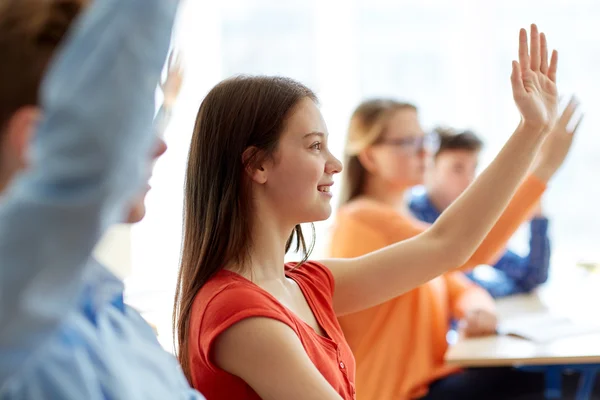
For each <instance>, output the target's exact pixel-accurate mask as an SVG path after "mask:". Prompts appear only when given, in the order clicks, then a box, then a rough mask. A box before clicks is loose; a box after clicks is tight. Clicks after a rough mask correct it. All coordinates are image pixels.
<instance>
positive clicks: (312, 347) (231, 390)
mask: <svg viewBox="0 0 600 400" xmlns="http://www.w3.org/2000/svg"><path fill="white" fill-rule="evenodd" d="M294 266H295V265H294V264H288V265H286V275H287V276H288V277H289V278H291V279H293V280H294V281H296V283H298V286H299V287H300V289H301V290H302V292H303V294H304V297H305V298H306V301H307V302H308V305H309V306H310V308H311V310H312V312H313V313H314V315H315V318H316V319H317V321H318V322H319V325H320V326H321V328H322V329H323V331H324V332H325V333H326V334H327V337H323V336H320V335H319V334H317V333H316V332H315V330H314V329H313V328H312V327H311V326H309V325H308V324H306V323H305V322H304V321H303V320H302V319H300V318H299V317H298V316H296V314H294V313H293V312H291V311H290V310H289V309H288V308H286V307H285V306H283V305H282V304H281V303H280V302H279V301H277V299H275V297H273V296H271V295H270V294H269V293H268V292H267V291H265V290H263V289H262V288H261V287H259V286H258V285H256V284H254V283H252V282H251V281H249V280H247V279H246V278H244V277H242V276H241V275H238V274H236V273H234V272H230V271H226V270H222V271H220V272H218V273H217V274H216V275H215V276H214V277H213V278H211V279H210V280H209V281H208V282H207V283H206V284H205V285H204V286H203V287H202V289H200V292H198V295H197V296H196V299H195V300H194V304H193V306H192V313H191V323H190V342H189V346H190V347H189V351H190V365H191V375H192V385H193V386H194V388H196V389H198V390H199V391H200V392H201V393H202V394H203V395H204V396H206V398H207V399H210V400H232V399H235V400H260V397H259V396H258V394H257V393H256V392H255V391H254V390H252V388H251V387H250V386H248V385H247V384H246V382H244V381H243V380H242V379H240V378H238V377H237V376H235V375H232V374H230V373H228V372H225V371H223V370H222V369H220V368H219V367H217V366H216V365H215V364H214V363H213V360H212V355H211V351H212V348H213V344H214V342H215V339H216V338H217V337H218V336H219V335H220V334H221V333H222V332H224V331H225V330H226V329H227V328H229V327H230V326H232V325H234V324H235V323H237V322H239V321H241V320H243V319H245V318H252V317H267V318H272V319H276V320H278V321H281V322H283V323H284V324H286V325H288V326H289V327H290V328H291V329H292V330H293V331H294V332H296V335H298V337H299V338H300V341H301V342H302V344H303V346H304V350H305V351H306V353H307V354H308V356H309V357H310V359H311V360H312V361H313V363H314V364H315V366H316V367H317V368H318V369H319V371H321V374H323V376H324V377H325V379H327V381H328V382H329V383H330V384H331V386H333V388H334V389H335V390H336V391H337V392H338V393H339V394H340V395H341V396H342V398H343V399H344V400H353V399H356V392H355V390H354V379H355V376H354V375H355V364H354V357H353V356H352V352H351V351H350V347H349V346H348V343H347V342H346V340H345V339H344V335H343V333H342V329H341V328H340V325H339V323H338V320H337V318H336V315H335V312H334V310H333V289H334V280H333V275H332V274H331V272H330V271H329V270H328V269H327V268H326V267H325V266H323V265H321V264H319V263H316V262H307V263H305V264H303V265H302V266H300V267H298V268H297V269H294V270H293V269H292V268H293V267H294Z"/></svg>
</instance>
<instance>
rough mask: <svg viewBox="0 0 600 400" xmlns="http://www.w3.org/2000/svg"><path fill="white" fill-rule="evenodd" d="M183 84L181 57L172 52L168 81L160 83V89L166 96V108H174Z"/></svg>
mask: <svg viewBox="0 0 600 400" xmlns="http://www.w3.org/2000/svg"><path fill="white" fill-rule="evenodd" d="M182 84H183V67H182V65H181V55H180V54H177V55H175V52H174V51H172V52H171V54H169V61H168V70H167V77H166V79H165V80H164V81H163V82H161V83H160V88H161V90H162V91H163V94H164V97H165V99H164V103H165V105H166V106H169V107H170V106H172V105H173V104H174V103H175V101H176V100H177V96H179V91H180V90H181V85H182Z"/></svg>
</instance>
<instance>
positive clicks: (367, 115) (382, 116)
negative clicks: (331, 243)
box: [339, 99, 417, 206]
mask: <svg viewBox="0 0 600 400" xmlns="http://www.w3.org/2000/svg"><path fill="white" fill-rule="evenodd" d="M406 109H409V110H415V111H416V110H417V107H416V106H414V105H413V104H410V103H402V102H398V101H395V100H391V99H371V100H367V101H364V102H362V103H361V104H360V105H359V106H358V107H357V108H356V110H354V113H352V117H351V118H350V126H349V127H348V136H347V138H346V148H345V153H344V171H343V173H342V188H341V198H340V203H339V204H340V206H341V205H344V204H345V203H347V202H349V201H350V200H352V199H353V198H355V197H357V196H359V195H360V194H361V193H362V191H363V186H364V183H365V177H366V175H367V170H366V169H365V167H363V165H362V164H361V162H360V160H359V158H358V155H359V154H360V152H361V151H363V150H364V149H365V148H367V147H369V146H371V145H372V144H374V143H375V142H377V140H379V138H381V136H382V134H383V132H385V129H386V128H387V125H388V122H389V120H390V118H391V117H392V116H393V115H394V113H396V112H397V111H400V110H406Z"/></svg>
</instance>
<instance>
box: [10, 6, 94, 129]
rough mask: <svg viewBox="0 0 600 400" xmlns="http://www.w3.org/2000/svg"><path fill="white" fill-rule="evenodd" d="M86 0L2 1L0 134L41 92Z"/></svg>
mask: <svg viewBox="0 0 600 400" xmlns="http://www.w3.org/2000/svg"><path fill="white" fill-rule="evenodd" d="M87 4H88V1H86V0H2V4H1V5H0V59H2V61H1V62H0V77H2V79H0V96H1V97H0V132H1V131H3V130H4V127H5V125H6V124H7V123H8V121H9V120H10V118H11V116H12V115H13V114H14V113H15V112H17V111H18V110H19V109H20V108H22V107H25V106H37V105H38V103H39V98H38V96H39V89H40V85H41V82H42V79H43V77H44V74H45V72H46V68H47V67H48V64H49V63H50V61H51V59H52V57H53V56H54V53H55V52H56V49H57V48H58V47H59V45H60V43H61V42H62V40H63V38H64V36H65V34H66V33H67V31H68V30H69V28H70V27H71V25H72V23H73V21H74V20H75V19H76V17H77V16H78V15H79V13H80V12H81V11H82V9H83V8H84V7H85V6H87Z"/></svg>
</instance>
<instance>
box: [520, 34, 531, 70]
mask: <svg viewBox="0 0 600 400" xmlns="http://www.w3.org/2000/svg"><path fill="white" fill-rule="evenodd" d="M519 64H520V65H521V68H527V67H528V66H529V48H528V46H527V31H526V30H525V29H523V28H521V30H520V31H519Z"/></svg>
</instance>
